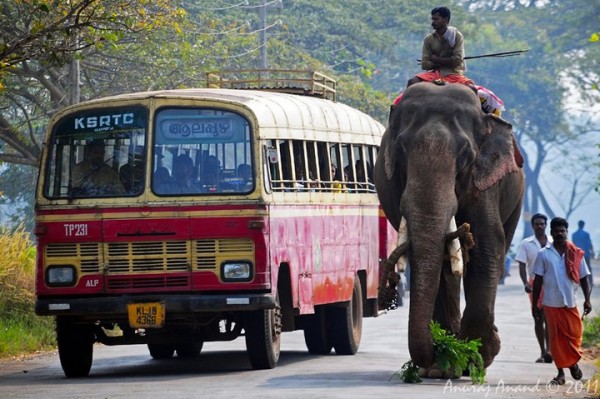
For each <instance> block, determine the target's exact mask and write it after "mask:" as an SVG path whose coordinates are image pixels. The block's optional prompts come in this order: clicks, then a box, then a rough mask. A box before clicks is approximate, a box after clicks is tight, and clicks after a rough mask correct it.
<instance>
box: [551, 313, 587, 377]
mask: <svg viewBox="0 0 600 399" xmlns="http://www.w3.org/2000/svg"><path fill="white" fill-rule="evenodd" d="M544 316H545V317H546V324H547V327H548V336H549V339H550V353H552V358H553V359H554V364H555V365H556V367H557V368H565V367H571V366H573V365H574V364H576V363H577V362H578V361H579V359H581V341H582V337H583V323H582V322H581V318H580V317H579V311H578V310H577V307H574V308H567V307H563V308H554V307H551V306H544Z"/></svg>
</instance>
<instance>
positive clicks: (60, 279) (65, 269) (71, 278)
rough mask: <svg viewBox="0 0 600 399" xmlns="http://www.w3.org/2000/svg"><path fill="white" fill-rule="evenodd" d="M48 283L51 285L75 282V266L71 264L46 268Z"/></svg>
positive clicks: (57, 285)
mask: <svg viewBox="0 0 600 399" xmlns="http://www.w3.org/2000/svg"><path fill="white" fill-rule="evenodd" d="M46 283H47V284H48V285H49V286H51V287H62V286H69V285H73V284H75V267H74V266H71V265H61V266H50V267H49V268H48V269H46Z"/></svg>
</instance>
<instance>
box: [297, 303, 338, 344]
mask: <svg viewBox="0 0 600 399" xmlns="http://www.w3.org/2000/svg"><path fill="white" fill-rule="evenodd" d="M305 317H306V318H305V319H304V320H303V322H304V323H306V324H304V342H306V347H307V348H308V352H309V353H311V354H313V355H326V354H328V353H329V352H331V348H332V347H333V345H332V344H331V341H330V340H329V336H328V334H327V317H326V312H325V307H322V306H319V307H317V308H315V314H314V315H310V316H305Z"/></svg>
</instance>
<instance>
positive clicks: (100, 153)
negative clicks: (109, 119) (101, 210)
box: [71, 140, 125, 195]
mask: <svg viewBox="0 0 600 399" xmlns="http://www.w3.org/2000/svg"><path fill="white" fill-rule="evenodd" d="M104 157H105V144H104V141H103V140H92V141H91V142H90V143H88V144H87V145H86V148H85V150H84V160H83V161H82V162H80V163H78V164H77V165H75V166H74V167H73V173H72V175H71V188H72V195H107V194H123V193H125V188H124V187H123V183H122V182H121V179H120V178H119V174H118V173H117V172H116V171H115V170H114V169H113V168H111V167H110V166H108V165H107V164H106V163H105V161H104Z"/></svg>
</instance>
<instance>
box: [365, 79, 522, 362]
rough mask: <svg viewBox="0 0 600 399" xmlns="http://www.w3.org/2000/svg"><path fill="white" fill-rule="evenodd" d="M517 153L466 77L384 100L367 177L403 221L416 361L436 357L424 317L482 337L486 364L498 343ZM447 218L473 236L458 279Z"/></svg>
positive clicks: (395, 221) (514, 214) (515, 203)
mask: <svg viewBox="0 0 600 399" xmlns="http://www.w3.org/2000/svg"><path fill="white" fill-rule="evenodd" d="M519 157H520V152H519V151H518V147H517V146H516V141H515V140H514V136H513V133H512V126H511V125H510V123H508V122H506V121H505V120H503V119H501V118H500V117H497V116H495V115H492V114H485V113H484V112H483V111H482V109H481V103H480V100H479V98H478V97H477V95H476V94H475V93H474V91H473V90H471V89H470V88H469V87H467V86H465V85H462V84H446V85H436V84H433V83H428V82H423V83H417V84H414V85H411V86H410V87H408V88H407V89H406V91H405V92H404V94H403V97H402V100H401V101H400V102H399V103H398V104H397V105H395V106H392V110H391V112H390V118H389V124H388V127H387V129H386V130H385V132H384V134H383V136H382V140H381V146H380V149H379V153H378V155H377V159H376V163H375V166H374V171H373V180H374V183H375V186H376V190H377V194H378V197H379V201H380V203H381V206H382V208H383V211H384V213H385V215H386V217H387V219H388V220H389V222H390V223H391V224H392V226H393V227H394V228H395V229H396V230H398V229H399V227H400V224H401V222H403V223H404V222H405V223H406V229H407V232H408V240H409V244H410V245H409V246H408V250H407V257H408V264H409V267H410V307H409V321H408V347H409V352H410V356H411V359H412V361H413V362H414V363H415V364H417V365H418V366H420V367H422V368H425V369H427V368H431V367H432V366H433V365H434V362H435V359H434V347H433V339H432V335H431V331H430V328H429V325H430V322H431V320H434V321H436V322H438V323H439V324H440V325H441V327H442V328H444V329H446V330H447V331H448V332H450V333H452V334H454V335H456V336H458V337H459V338H462V339H477V338H480V339H481V343H482V345H481V347H480V348H479V352H480V354H481V355H482V358H483V361H484V367H485V368H487V367H488V366H489V365H490V364H491V363H492V362H493V360H494V358H495V356H496V355H497V354H498V352H499V351H500V337H499V335H498V330H497V328H496V326H495V324H494V306H495V300H496V291H497V288H498V283H499V281H500V278H501V276H502V273H503V270H504V258H505V254H506V253H507V251H508V249H509V247H510V243H511V241H512V238H513V235H514V232H515V229H516V227H517V224H518V221H519V218H520V214H521V206H522V201H523V194H524V188H525V177H524V173H523V170H522V169H521V166H522V165H519V163H518V161H517V160H518V159H519ZM516 159H517V160H516ZM453 217H455V220H456V224H458V225H459V226H460V225H462V224H464V223H468V224H469V225H470V231H471V233H472V236H473V240H474V246H473V247H472V248H470V249H469V250H468V252H467V255H468V256H465V259H466V258H468V262H467V263H466V265H465V269H464V270H465V271H464V275H463V276H462V277H461V276H458V275H456V274H455V273H452V271H451V268H450V261H449V257H448V253H447V245H446V241H445V240H446V236H447V233H448V226H449V225H450V222H451V220H452V218H453ZM461 278H462V279H463V281H462V283H463V287H464V297H465V308H464V311H463V313H462V315H461V309H460V307H461V306H460V301H461Z"/></svg>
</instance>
